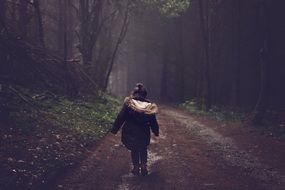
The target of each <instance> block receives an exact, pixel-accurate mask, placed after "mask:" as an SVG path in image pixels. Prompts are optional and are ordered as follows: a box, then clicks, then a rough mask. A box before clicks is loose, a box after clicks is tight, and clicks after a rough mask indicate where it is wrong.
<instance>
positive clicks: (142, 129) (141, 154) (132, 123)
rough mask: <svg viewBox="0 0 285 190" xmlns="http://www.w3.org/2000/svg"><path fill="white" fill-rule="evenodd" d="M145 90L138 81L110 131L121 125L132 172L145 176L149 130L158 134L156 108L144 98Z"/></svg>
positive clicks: (114, 131) (115, 130) (117, 129)
mask: <svg viewBox="0 0 285 190" xmlns="http://www.w3.org/2000/svg"><path fill="white" fill-rule="evenodd" d="M146 96H147V91H146V89H145V88H144V86H143V84H141V83H138V84H137V85H136V87H135V89H134V90H133V92H132V94H131V95H130V96H129V97H126V98H125V101H124V105H123V108H122V110H121V111H120V113H119V115H118V116H117V119H116V120H115V122H114V125H113V128H112V129H111V132H112V133H113V134H116V133H117V132H118V131H119V130H120V128H121V127H122V139H121V140H122V143H123V144H124V145H125V146H126V147H127V148H128V149H129V150H130V151H131V158H132V162H133V166H134V167H133V169H132V173H133V174H134V175H139V174H140V173H141V175H143V176H146V175H147V174H148V170H147V146H148V145H149V143H150V131H152V132H153V133H154V135H155V136H158V135H159V126H158V123H157V121H156V116H155V115H156V114H157V111H158V108H157V106H156V104H154V103H151V102H150V101H149V100H148V99H146Z"/></svg>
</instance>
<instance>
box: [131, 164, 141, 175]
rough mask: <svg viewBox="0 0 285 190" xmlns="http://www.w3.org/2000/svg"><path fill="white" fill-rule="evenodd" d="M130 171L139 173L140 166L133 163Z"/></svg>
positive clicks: (135, 173)
mask: <svg viewBox="0 0 285 190" xmlns="http://www.w3.org/2000/svg"><path fill="white" fill-rule="evenodd" d="M132 173H133V174H134V175H139V174H140V167H139V166H136V165H134V168H133V169H132Z"/></svg>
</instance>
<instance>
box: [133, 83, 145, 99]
mask: <svg viewBox="0 0 285 190" xmlns="http://www.w3.org/2000/svg"><path fill="white" fill-rule="evenodd" d="M132 96H134V97H142V98H146V96H147V91H146V89H145V87H144V86H143V84H142V83H137V84H136V87H135V88H134V90H133V92H132Z"/></svg>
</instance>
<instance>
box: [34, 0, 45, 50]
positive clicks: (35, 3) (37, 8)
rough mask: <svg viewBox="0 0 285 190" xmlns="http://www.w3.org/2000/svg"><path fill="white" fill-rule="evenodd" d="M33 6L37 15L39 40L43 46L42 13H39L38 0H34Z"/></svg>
mask: <svg viewBox="0 0 285 190" xmlns="http://www.w3.org/2000/svg"><path fill="white" fill-rule="evenodd" d="M34 8H35V12H36V16H37V22H38V34H39V42H40V44H41V45H42V46H43V47H45V42H44V29H43V19H42V13H41V9H40V2H39V0H34Z"/></svg>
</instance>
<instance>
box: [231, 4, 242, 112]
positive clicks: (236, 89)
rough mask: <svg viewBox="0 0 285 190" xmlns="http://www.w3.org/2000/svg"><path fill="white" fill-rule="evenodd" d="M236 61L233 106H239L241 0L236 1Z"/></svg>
mask: <svg viewBox="0 0 285 190" xmlns="http://www.w3.org/2000/svg"><path fill="white" fill-rule="evenodd" d="M236 24H237V61H236V72H235V79H234V85H233V88H234V90H233V107H234V108H236V109H238V108H239V107H240V73H241V41H242V39H241V0H238V1H237V20H236Z"/></svg>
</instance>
